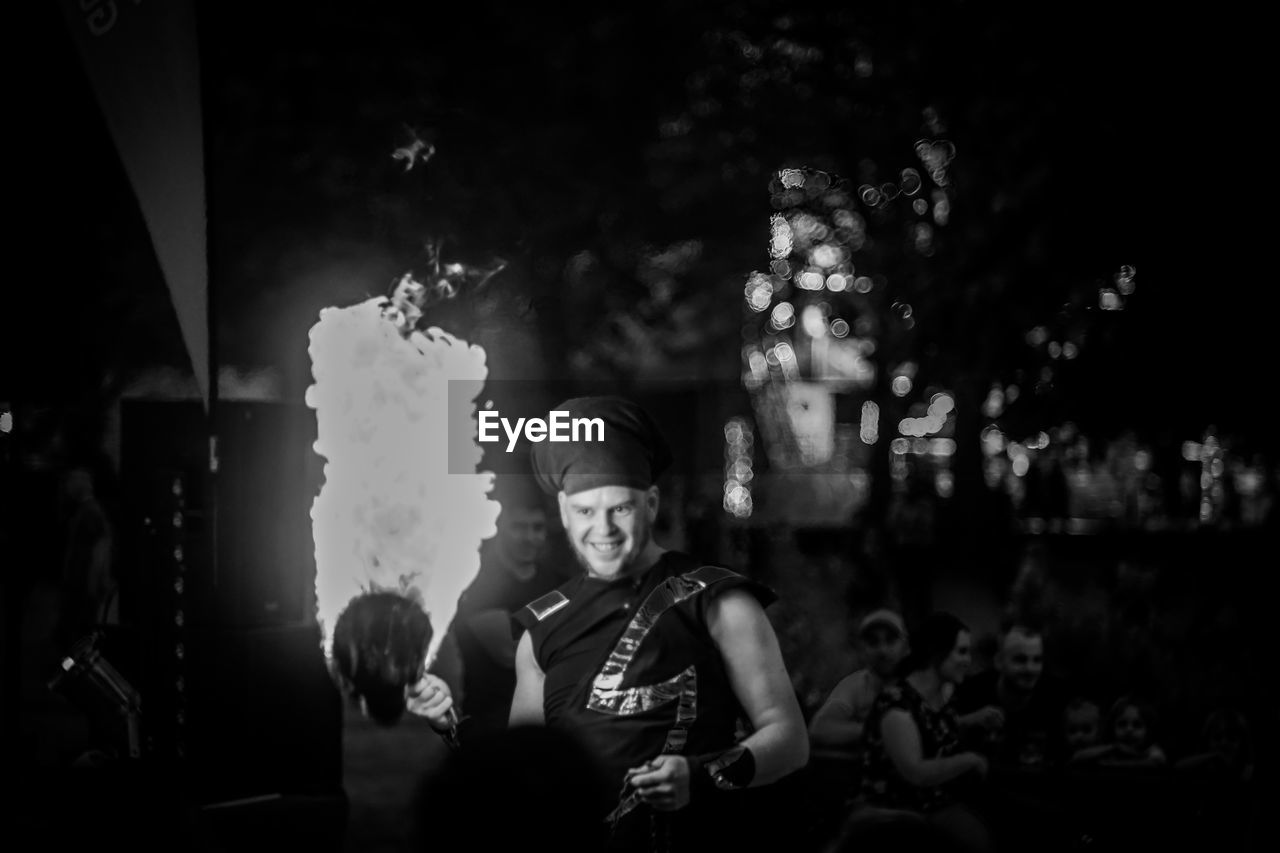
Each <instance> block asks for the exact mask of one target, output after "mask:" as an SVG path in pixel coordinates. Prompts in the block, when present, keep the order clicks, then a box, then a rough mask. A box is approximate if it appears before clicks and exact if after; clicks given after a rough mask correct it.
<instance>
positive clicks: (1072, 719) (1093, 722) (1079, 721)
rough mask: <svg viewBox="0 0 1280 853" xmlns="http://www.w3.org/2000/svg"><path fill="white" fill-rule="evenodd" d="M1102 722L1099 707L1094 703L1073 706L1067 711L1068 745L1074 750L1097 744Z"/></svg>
mask: <svg viewBox="0 0 1280 853" xmlns="http://www.w3.org/2000/svg"><path fill="white" fill-rule="evenodd" d="M1101 722H1102V720H1101V716H1100V714H1099V712H1098V709H1097V707H1095V706H1093V705H1086V706H1084V707H1081V708H1072V709H1071V710H1069V711H1067V719H1066V729H1067V731H1066V736H1067V746H1068V747H1070V749H1071V750H1072V751H1073V752H1074V751H1075V750H1077V749H1084V748H1085V747H1087V746H1093V745H1094V744H1096V743H1097V742H1098V728H1099V725H1100V724H1101Z"/></svg>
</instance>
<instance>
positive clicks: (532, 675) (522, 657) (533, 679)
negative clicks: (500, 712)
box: [509, 632, 545, 727]
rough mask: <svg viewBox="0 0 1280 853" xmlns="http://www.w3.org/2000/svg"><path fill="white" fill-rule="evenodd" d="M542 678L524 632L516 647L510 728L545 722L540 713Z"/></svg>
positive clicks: (529, 642) (537, 724) (530, 644)
mask: <svg viewBox="0 0 1280 853" xmlns="http://www.w3.org/2000/svg"><path fill="white" fill-rule="evenodd" d="M544 677H545V676H544V675H543V673H542V669H541V668H540V667H539V666H538V661H537V660H536V659H535V658H534V656H533V639H532V638H531V637H530V636H529V634H528V632H526V633H525V634H524V635H523V636H521V637H520V643H519V644H518V645H517V646H516V691H515V695H514V696H512V698H511V716H510V719H509V723H510V725H511V726H512V727H515V726H540V725H543V723H544V722H545V719H544V717H543V712H542V681H543V678H544Z"/></svg>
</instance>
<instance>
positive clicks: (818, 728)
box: [809, 610, 907, 758]
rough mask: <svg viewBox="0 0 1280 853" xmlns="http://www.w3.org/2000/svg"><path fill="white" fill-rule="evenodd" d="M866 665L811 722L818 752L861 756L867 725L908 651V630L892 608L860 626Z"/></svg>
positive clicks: (842, 682)
mask: <svg viewBox="0 0 1280 853" xmlns="http://www.w3.org/2000/svg"><path fill="white" fill-rule="evenodd" d="M858 640H859V643H860V644H861V646H862V651H863V654H864V660H865V661H866V664H867V665H866V667H865V668H863V669H860V670H858V671H857V672H854V673H853V674H851V675H847V676H845V677H844V678H843V679H841V680H840V683H839V684H837V685H836V686H835V689H834V690H832V691H831V695H830V696H828V697H827V701H826V702H824V703H823V705H822V707H821V708H819V709H818V712H817V713H816V714H814V716H813V721H812V722H811V723H810V724H809V739H810V741H811V742H812V744H813V747H814V750H815V752H825V753H828V754H839V755H847V756H850V757H859V758H860V757H861V755H862V747H863V742H864V738H863V735H864V731H865V729H864V726H865V725H866V722H867V716H868V715H869V714H870V713H871V707H872V705H873V704H875V701H876V697H878V696H879V695H880V690H881V689H882V688H883V687H884V685H885V683H886V682H888V681H889V680H890V679H891V678H893V674H894V671H895V670H896V669H897V667H898V666H899V665H901V663H902V660H903V658H905V657H906V654H907V629H906V626H905V625H904V624H903V622H902V617H901V616H899V615H898V614H897V613H895V612H893V611H892V610H876V611H875V612H873V613H870V614H868V615H867V616H866V617H865V618H864V619H863V620H862V622H861V623H859V625H858Z"/></svg>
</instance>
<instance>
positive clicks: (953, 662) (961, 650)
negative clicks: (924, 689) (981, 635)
mask: <svg viewBox="0 0 1280 853" xmlns="http://www.w3.org/2000/svg"><path fill="white" fill-rule="evenodd" d="M972 662H973V656H972V653H971V648H970V641H969V632H968V631H961V632H960V633H959V634H957V635H956V644H955V646H953V647H952V649H951V654H949V655H947V657H946V659H945V660H943V661H942V666H940V667H938V674H939V675H941V676H942V680H943V681H946V682H950V683H951V684H959V683H960V682H962V681H964V678H965V676H966V675H968V674H969V666H970V664H971V663H972Z"/></svg>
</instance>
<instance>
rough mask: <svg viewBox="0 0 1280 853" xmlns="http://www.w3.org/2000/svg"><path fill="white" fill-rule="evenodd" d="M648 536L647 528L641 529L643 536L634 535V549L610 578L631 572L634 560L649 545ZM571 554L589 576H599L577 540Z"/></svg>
mask: <svg viewBox="0 0 1280 853" xmlns="http://www.w3.org/2000/svg"><path fill="white" fill-rule="evenodd" d="M650 538H651V537H650V535H649V530H648V529H647V528H646V529H645V530H644V531H643V536H637V537H636V540H635V541H636V548H635V550H633V551H632V552H631V554H630V556H628V557H627V561H626V562H625V563H623V564H622V565H621V566H619V567H618V572H617V574H615V575H613V576H612V578H610V579H611V580H616V579H618V578H625V577H627V576H628V575H630V574H631V570H632V568H634V567H635V564H636V562H637V561H638V560H639V559H640V557H641V556H643V554H644V552H645V549H646V548H648V547H649V540H650ZM573 556H574V557H575V558H577V560H578V565H580V566H582V568H583V570H584V571H586V573H587V574H588V575H589V576H590V577H593V578H594V577H599V575H597V574H596V573H595V572H593V571H592V570H591V562H590V561H589V560H588V559H587V556H586V553H585V551H584V550H583V548H582V547H581V546H580V545H579V544H578V543H577V542H574V543H573Z"/></svg>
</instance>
